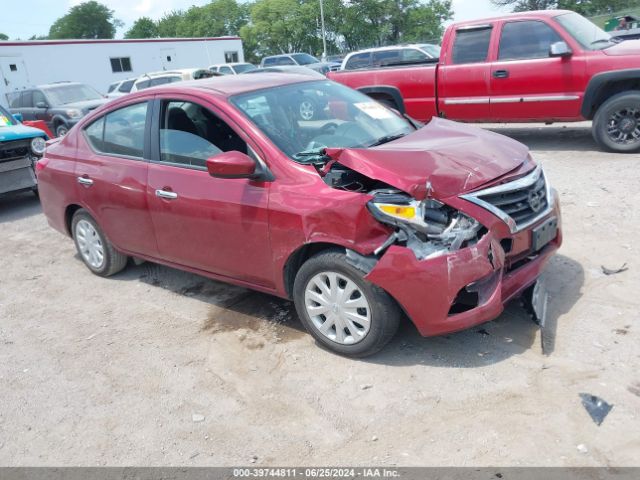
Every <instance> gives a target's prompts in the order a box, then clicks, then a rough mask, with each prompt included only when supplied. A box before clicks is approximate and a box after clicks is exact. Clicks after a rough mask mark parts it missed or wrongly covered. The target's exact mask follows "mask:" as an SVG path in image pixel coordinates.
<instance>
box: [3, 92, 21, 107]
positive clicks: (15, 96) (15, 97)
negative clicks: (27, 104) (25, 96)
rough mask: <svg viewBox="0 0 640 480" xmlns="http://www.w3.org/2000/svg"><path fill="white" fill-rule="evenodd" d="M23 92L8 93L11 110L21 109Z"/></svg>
mask: <svg viewBox="0 0 640 480" xmlns="http://www.w3.org/2000/svg"><path fill="white" fill-rule="evenodd" d="M21 99H22V92H11V93H7V101H8V102H9V108H20V107H21V106H22V101H21Z"/></svg>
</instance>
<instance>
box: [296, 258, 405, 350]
mask: <svg viewBox="0 0 640 480" xmlns="http://www.w3.org/2000/svg"><path fill="white" fill-rule="evenodd" d="M322 272H337V273H339V274H340V275H343V276H345V277H347V278H348V279H349V280H351V281H352V282H354V283H355V284H356V285H357V286H358V288H359V289H360V291H361V292H362V294H363V295H364V296H365V297H366V300H367V302H368V304H369V308H370V310H371V312H370V317H371V322H370V328H369V331H368V333H367V334H366V336H364V338H363V339H362V340H360V341H359V342H358V343H354V344H351V345H344V344H341V343H338V342H335V341H332V340H331V339H329V338H328V337H326V336H324V335H323V334H322V333H320V332H319V330H318V328H317V327H316V326H315V325H314V324H313V322H312V320H311V318H310V317H309V314H308V313H307V309H306V307H305V289H306V287H307V284H308V283H309V281H310V280H311V279H312V278H313V277H314V276H315V275H317V274H319V273H322ZM293 300H294V303H295V306H296V311H297V312H298V316H299V317H300V320H301V321H302V323H303V324H304V326H305V328H306V329H307V331H308V332H309V333H310V334H311V336H313V338H315V339H316V341H317V342H318V343H320V344H321V345H323V346H325V347H326V348H328V349H329V350H331V351H333V352H336V353H339V354H340V355H345V356H348V357H354V358H361V357H366V356H369V355H372V354H374V353H376V352H378V351H379V350H380V349H382V347H384V346H385V345H386V344H387V343H388V342H389V341H390V340H391V339H392V338H393V336H394V335H395V333H396V331H397V330H398V325H399V323H400V317H401V310H400V308H399V307H398V304H397V303H396V302H395V300H394V299H393V298H391V296H390V295H389V294H388V293H387V292H385V291H384V290H383V289H381V288H380V287H378V286H376V285H374V284H372V283H371V282H368V281H367V280H365V279H364V273H363V272H362V271H360V270H358V269H357V268H355V267H354V266H352V265H351V264H349V263H348V262H347V257H346V254H345V253H344V251H340V250H327V251H324V252H321V253H319V254H317V255H315V256H313V257H311V258H310V259H309V260H307V261H306V262H305V263H304V264H303V265H302V267H300V270H299V271H298V273H297V274H296V278H295V281H294V286H293Z"/></svg>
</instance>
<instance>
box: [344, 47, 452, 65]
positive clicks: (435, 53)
mask: <svg viewBox="0 0 640 480" xmlns="http://www.w3.org/2000/svg"><path fill="white" fill-rule="evenodd" d="M439 57H440V47H439V46H438V45H433V44H430V43H420V44H413V45H396V46H392V47H378V48H368V49H366V50H359V51H357V52H352V53H350V54H349V55H347V56H346V57H345V58H344V60H343V61H342V65H341V66H340V70H357V69H360V68H376V67H387V66H391V65H403V64H407V65H410V64H414V63H429V62H435V61H437V60H438V58H439Z"/></svg>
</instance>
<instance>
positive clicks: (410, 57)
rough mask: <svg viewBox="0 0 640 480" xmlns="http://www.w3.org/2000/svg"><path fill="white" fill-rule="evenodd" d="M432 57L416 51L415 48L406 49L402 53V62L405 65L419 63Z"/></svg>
mask: <svg viewBox="0 0 640 480" xmlns="http://www.w3.org/2000/svg"><path fill="white" fill-rule="evenodd" d="M429 58H430V57H429V56H428V55H427V54H426V53H424V52H421V51H420V50H416V49H415V48H405V49H404V50H403V51H402V61H403V63H414V62H415V63H419V62H424V61H426V60H428V59H429Z"/></svg>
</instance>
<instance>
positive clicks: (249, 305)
mask: <svg viewBox="0 0 640 480" xmlns="http://www.w3.org/2000/svg"><path fill="white" fill-rule="evenodd" d="M491 128H493V129H495V130H496V131H499V132H501V133H504V134H507V135H510V136H513V137H515V138H516V139H518V140H521V141H523V142H525V143H526V144H528V145H529V146H530V147H531V148H532V150H533V151H534V155H535V157H536V158H538V159H539V160H540V161H542V162H543V164H544V166H545V168H546V171H547V173H548V176H549V178H550V180H551V182H552V183H553V185H554V186H555V187H556V188H557V189H558V191H559V192H560V195H561V199H562V207H563V221H564V232H565V244H564V246H563V248H562V249H561V250H560V253H559V254H558V255H557V256H556V257H555V258H554V259H553V261H552V262H551V264H550V265H549V268H548V270H547V272H546V274H545V275H546V279H547V283H548V285H549V288H550V291H551V299H550V305H549V308H550V317H551V318H550V321H549V337H550V338H551V341H550V352H549V355H547V356H544V355H543V354H542V353H541V348H540V334H539V331H538V329H537V328H536V326H535V325H534V324H533V323H532V322H531V321H530V320H529V319H528V317H527V315H526V314H525V313H524V312H523V310H522V309H521V308H520V306H519V304H518V303H517V302H514V303H513V304H512V305H510V306H509V307H508V308H507V310H506V311H505V313H504V314H503V315H501V316H500V318H498V319H497V320H495V321H493V322H490V323H487V324H486V325H483V326H482V327H478V328H474V329H471V330H469V331H466V332H462V333H458V334H455V335H448V336H445V337H439V338H422V337H420V336H419V335H418V333H417V332H416V330H415V328H414V327H413V326H412V325H410V324H408V323H407V324H405V325H403V326H402V327H401V331H400V332H399V334H398V336H397V337H396V338H395V339H394V340H393V341H392V343H391V344H390V345H389V346H388V347H387V348H386V349H385V350H384V351H383V352H381V353H380V354H378V355H376V356H374V357H371V358H368V359H365V360H358V361H355V360H349V359H345V358H342V357H339V356H336V355H333V354H331V353H328V352H326V351H324V350H322V349H320V348H319V347H318V346H316V345H315V344H314V342H313V341H312V340H311V338H310V337H309V336H308V335H306V334H305V333H303V331H302V327H301V324H300V322H299V320H298V319H297V317H296V315H295V313H294V309H293V306H292V305H291V304H290V303H289V302H285V301H282V300H279V299H276V298H273V297H269V296H267V295H263V294H258V293H254V292H250V291H248V290H245V289H242V288H237V287H232V286H228V285H225V284H221V283H217V282H214V281H210V280H207V279H204V278H201V277H198V276H196V275H191V274H187V273H183V272H180V271H177V270H173V269H171V268H166V267H162V266H158V265H154V264H149V263H147V264H143V265H140V266H133V267H129V268H128V269H127V270H125V271H124V272H123V273H121V274H118V275H116V276H115V277H113V278H111V279H106V280H105V279H102V278H99V277H96V276H94V275H92V274H90V273H89V271H88V270H87V269H86V268H85V267H84V266H83V265H82V263H81V261H80V260H79V258H78V257H77V255H76V254H75V250H74V248H73V244H72V242H71V240H69V239H67V238H65V237H63V236H61V235H60V234H58V233H57V232H55V231H53V230H52V229H50V228H49V227H48V226H47V223H46V221H45V218H44V217H43V215H42V213H41V209H40V206H39V203H38V202H37V200H35V199H34V198H33V197H32V196H30V195H22V196H14V197H8V198H7V197H5V198H3V199H0V232H1V235H0V251H1V252H2V256H1V257H0V258H1V259H2V260H1V269H0V385H1V386H2V388H0V465H3V466H7V465H10V466H24V465H227V466H232V465H247V464H255V465H287V466H295V465H310V464H311V465H351V466H362V465H369V464H376V465H403V466H414V465H443V466H444V465H457V466H509V465H542V466H595V465H616V466H633V465H638V459H639V458H640V435H638V432H639V431H640V428H639V427H640V422H639V418H640V373H639V369H638V366H639V365H640V350H639V349H638V343H639V340H640V318H639V314H638V307H639V306H640V296H638V297H636V295H638V292H637V287H638V285H640V264H639V263H638V261H637V258H638V253H639V251H638V249H639V247H638V243H637V242H636V239H637V238H638V237H639V236H640V210H639V209H638V208H637V205H638V204H640V194H639V193H638V185H640V156H639V155H613V154H605V153H602V152H600V151H598V149H597V148H596V146H595V144H594V142H593V140H592V138H591V135H590V131H589V129H588V126H587V125H583V124H578V125H568V126H563V125H559V126H558V125H554V126H550V127H537V126H522V127H517V128H513V127H504V126H497V125H495V126H491ZM625 263H627V265H628V267H629V270H628V271H626V272H624V273H620V274H617V275H611V276H607V275H605V274H603V272H602V269H601V266H603V265H604V266H606V267H608V268H617V267H620V266H621V265H623V264H625ZM634 297H635V298H634ZM580 393H589V394H594V395H598V396H600V397H602V398H604V399H605V400H606V401H607V402H609V403H611V404H613V405H614V407H613V409H612V410H611V412H610V413H609V415H608V416H607V417H606V419H605V420H604V422H603V423H602V425H601V426H598V425H596V424H595V423H594V422H593V421H592V420H591V418H590V417H589V415H588V414H587V412H586V411H585V409H584V408H583V407H582V405H581V403H580V398H579V394H580Z"/></svg>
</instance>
